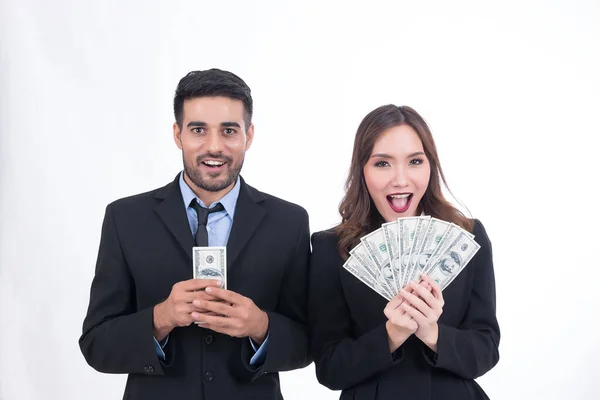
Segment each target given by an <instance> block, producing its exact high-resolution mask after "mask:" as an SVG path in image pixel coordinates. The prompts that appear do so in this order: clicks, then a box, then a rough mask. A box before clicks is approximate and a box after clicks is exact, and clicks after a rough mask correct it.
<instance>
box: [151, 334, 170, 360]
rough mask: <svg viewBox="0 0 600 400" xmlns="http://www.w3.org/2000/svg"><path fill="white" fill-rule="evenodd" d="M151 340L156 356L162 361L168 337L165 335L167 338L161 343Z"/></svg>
mask: <svg viewBox="0 0 600 400" xmlns="http://www.w3.org/2000/svg"><path fill="white" fill-rule="evenodd" d="M153 339H154V348H155V350H156V355H157V356H158V357H159V358H160V359H162V360H164V359H165V352H164V351H163V349H164V348H165V346H166V345H167V342H168V341H169V336H168V335H167V337H166V338H164V339H163V340H162V342H161V343H158V340H156V338H153Z"/></svg>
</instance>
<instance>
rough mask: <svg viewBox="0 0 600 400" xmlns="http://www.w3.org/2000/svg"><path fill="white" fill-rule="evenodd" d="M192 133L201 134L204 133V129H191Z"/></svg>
mask: <svg viewBox="0 0 600 400" xmlns="http://www.w3.org/2000/svg"><path fill="white" fill-rule="evenodd" d="M192 132H194V133H202V132H204V128H192Z"/></svg>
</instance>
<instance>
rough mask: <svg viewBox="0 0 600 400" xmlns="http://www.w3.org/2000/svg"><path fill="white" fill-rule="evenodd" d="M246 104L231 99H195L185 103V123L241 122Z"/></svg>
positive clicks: (218, 97)
mask: <svg viewBox="0 0 600 400" xmlns="http://www.w3.org/2000/svg"><path fill="white" fill-rule="evenodd" d="M243 120H244V103H243V102H242V101H241V100H237V99H231V98H229V97H222V96H217V97H195V98H192V99H187V100H185V101H184V102H183V121H184V122H188V121H201V122H205V123H207V124H209V125H210V124H220V123H221V122H241V121H243Z"/></svg>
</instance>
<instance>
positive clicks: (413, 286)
mask: <svg viewBox="0 0 600 400" xmlns="http://www.w3.org/2000/svg"><path fill="white" fill-rule="evenodd" d="M421 278H422V279H423V281H422V282H421V284H419V283H417V282H411V283H409V284H408V285H407V287H406V288H404V289H402V290H401V291H400V293H399V294H398V297H400V298H401V299H403V300H405V301H403V302H402V303H401V304H400V308H401V309H403V310H404V311H405V315H408V316H410V317H412V319H413V320H414V321H415V322H416V323H417V329H416V330H415V332H414V333H415V336H417V337H418V338H419V339H421V341H422V342H423V343H425V345H427V347H429V348H430V349H431V350H433V351H435V352H437V341H438V324H437V321H438V319H439V318H440V316H441V315H442V311H443V307H444V297H443V296H442V289H441V288H440V286H439V285H438V284H437V283H435V282H434V281H433V279H431V278H430V277H429V276H427V275H425V274H422V275H421ZM423 283H427V284H428V285H429V286H431V291H429V290H427V288H426V287H425V286H424V285H423ZM398 297H397V298H398ZM394 300H396V299H394ZM388 304H391V302H390V303H388ZM386 315H387V314H386ZM388 318H389V317H388Z"/></svg>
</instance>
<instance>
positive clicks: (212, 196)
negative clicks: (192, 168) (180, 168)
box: [183, 172, 237, 207]
mask: <svg viewBox="0 0 600 400" xmlns="http://www.w3.org/2000/svg"><path fill="white" fill-rule="evenodd" d="M183 180H184V181H185V183H187V184H188V186H189V187H190V189H192V192H194V194H195V195H196V196H197V197H198V198H199V199H200V200H202V202H203V203H204V205H205V206H206V207H209V206H210V205H211V204H212V203H214V202H216V201H219V200H221V199H222V198H223V197H224V196H225V195H226V194H227V193H229V192H230V191H231V189H233V187H234V186H235V183H236V181H237V179H236V180H234V181H233V183H232V184H231V185H229V186H227V187H226V188H225V189H222V190H219V191H218V192H211V191H209V190H206V189H202V188H201V187H199V186H197V185H196V184H194V182H192V180H191V179H190V178H189V176H187V174H186V173H185V172H184V174H183Z"/></svg>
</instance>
